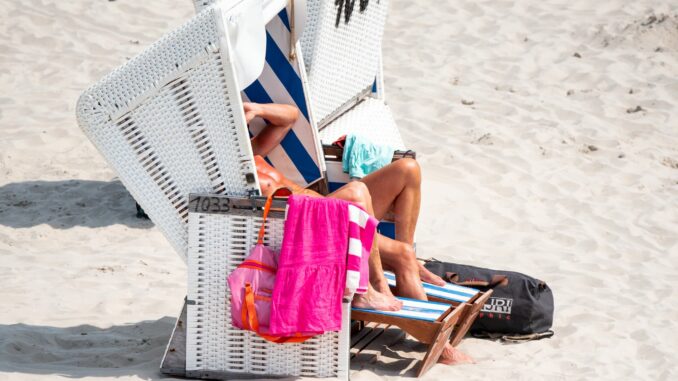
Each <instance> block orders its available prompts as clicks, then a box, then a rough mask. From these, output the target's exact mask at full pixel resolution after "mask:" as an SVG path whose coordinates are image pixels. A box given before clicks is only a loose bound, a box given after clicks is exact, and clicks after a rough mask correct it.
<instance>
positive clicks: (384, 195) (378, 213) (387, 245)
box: [328, 158, 473, 364]
mask: <svg viewBox="0 0 678 381" xmlns="http://www.w3.org/2000/svg"><path fill="white" fill-rule="evenodd" d="M328 197H335V198H340V199H344V200H347V201H351V202H353V203H356V204H358V205H360V206H361V207H363V208H364V209H365V210H367V212H368V213H370V214H371V215H373V216H375V217H376V218H377V219H379V220H381V219H382V218H383V217H384V216H385V215H386V214H387V213H389V212H390V211H392V212H393V213H394V215H395V239H391V238H388V237H385V236H382V235H377V236H376V238H375V242H374V244H373V247H372V252H371V253H370V283H371V286H372V287H371V288H370V290H368V292H367V293H366V294H364V295H357V296H356V297H355V298H354V300H353V304H354V305H355V306H357V307H370V308H376V309H381V310H398V309H400V307H401V306H402V304H401V303H400V302H399V301H398V299H396V298H395V297H394V296H393V293H391V290H390V288H389V285H388V282H387V281H386V278H385V277H384V273H383V270H384V269H387V270H391V271H393V272H394V273H395V275H396V284H397V287H396V289H395V293H396V295H398V296H403V297H408V298H413V299H419V300H427V299H428V298H427V296H426V292H425V291H424V288H423V285H422V281H424V282H429V283H433V284H436V285H439V286H444V285H445V281H443V280H442V279H441V278H440V277H438V276H437V275H434V274H433V273H431V272H430V271H428V270H427V269H426V268H425V267H424V266H423V265H422V264H421V263H420V262H419V261H418V260H417V257H416V253H415V251H414V231H415V229H416V225H417V220H418V218H419V209H420V205H421V169H420V167H419V164H418V163H417V162H416V161H415V160H413V159H407V158H406V159H400V160H397V161H395V162H393V163H391V164H389V165H388V166H386V167H384V168H382V169H380V170H378V171H376V172H373V173H371V174H370V175H368V176H366V177H365V178H363V179H361V180H360V181H354V182H350V183H348V184H346V185H345V186H343V187H342V188H340V189H339V190H337V191H336V192H334V193H331V194H330V195H328ZM439 361H440V362H442V363H445V364H457V363H465V362H472V361H473V360H472V359H471V358H470V357H469V356H467V355H465V354H464V353H462V352H460V351H458V350H457V349H456V348H454V347H452V346H451V345H450V344H449V343H448V344H446V347H445V349H444V351H443V354H442V355H441V357H440V360H439Z"/></svg>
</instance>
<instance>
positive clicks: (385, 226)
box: [377, 222, 395, 239]
mask: <svg viewBox="0 0 678 381" xmlns="http://www.w3.org/2000/svg"><path fill="white" fill-rule="evenodd" d="M377 231H378V232H379V234H381V235H383V236H385V237H388V238H391V239H395V224H394V223H393V222H380V223H379V225H377Z"/></svg>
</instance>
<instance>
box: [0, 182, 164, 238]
mask: <svg viewBox="0 0 678 381" xmlns="http://www.w3.org/2000/svg"><path fill="white" fill-rule="evenodd" d="M135 216H136V208H135V204H134V199H133V198H132V196H131V195H130V194H129V193H128V192H127V190H126V189H125V187H124V186H123V185H122V183H120V181H93V180H65V181H25V182H19V183H9V184H5V185H3V186H0V225H5V226H9V227H13V228H29V227H32V226H36V225H40V224H48V225H50V226H51V227H53V228H55V229H69V228H72V227H74V226H85V227H90V228H98V227H103V226H109V225H114V224H123V225H126V226H129V227H131V228H137V229H147V228H150V227H152V226H153V223H152V222H150V221H149V220H144V219H138V218H136V217H135Z"/></svg>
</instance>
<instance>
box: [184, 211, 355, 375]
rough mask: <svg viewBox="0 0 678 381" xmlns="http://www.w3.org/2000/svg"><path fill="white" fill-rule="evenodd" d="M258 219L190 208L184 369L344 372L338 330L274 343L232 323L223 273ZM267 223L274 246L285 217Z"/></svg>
mask: <svg viewBox="0 0 678 381" xmlns="http://www.w3.org/2000/svg"><path fill="white" fill-rule="evenodd" d="M260 224H261V218H259V217H250V216H239V215H232V214H205V213H193V212H191V213H190V216H189V250H188V300H189V301H190V302H189V304H188V319H187V320H188V326H187V344H186V369H187V370H203V371H212V372H214V371H217V372H231V373H247V374H260V375H288V376H304V377H334V376H337V375H338V374H340V373H341V372H342V370H343V373H346V370H347V369H345V368H347V367H348V359H347V358H346V362H345V364H344V366H343V367H340V366H339V348H340V345H339V343H340V334H339V333H337V332H329V333H326V334H324V335H320V336H316V337H314V338H312V339H310V340H307V341H306V342H304V343H296V344H273V343H270V342H267V341H265V340H264V339H262V338H260V337H259V336H257V335H255V334H253V333H251V332H249V331H243V330H240V329H237V328H235V327H233V326H232V325H231V314H230V304H229V300H230V294H229V291H228V283H227V282H226V277H227V276H228V274H230V272H231V271H233V270H234V269H235V268H236V267H237V266H238V264H240V263H241V262H242V261H243V260H244V259H245V257H246V256H247V255H248V254H249V250H250V249H251V248H252V246H254V244H255V243H256V240H257V233H258V230H259V226H260ZM266 225H267V226H266V238H265V240H264V243H265V244H266V245H267V246H269V247H271V248H273V249H274V250H276V251H277V250H279V249H280V244H281V242H282V234H283V220H282V218H278V219H275V218H271V217H269V219H268V222H267V223H266ZM344 336H346V337H348V334H347V333H344ZM344 351H345V352H346V354H347V353H348V347H347V346H345V349H344ZM346 354H345V355H346ZM340 368H341V369H340Z"/></svg>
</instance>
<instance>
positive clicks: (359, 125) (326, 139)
mask: <svg viewBox="0 0 678 381" xmlns="http://www.w3.org/2000/svg"><path fill="white" fill-rule="evenodd" d="M350 133H360V135H363V136H365V137H367V138H369V139H370V140H373V141H375V142H379V143H382V144H388V145H390V146H392V147H393V149H394V150H405V149H406V148H405V144H404V143H403V139H402V137H401V136H400V132H399V131H398V127H397V126H396V124H395V120H394V119H393V115H392V114H391V109H390V108H389V107H388V106H387V105H385V104H384V102H383V101H382V100H381V99H375V98H366V99H365V100H363V101H361V102H360V103H359V104H358V105H356V106H355V107H353V108H352V109H351V110H349V111H347V112H345V113H344V114H342V115H341V116H340V117H339V118H337V119H336V120H334V121H333V122H332V123H330V124H329V125H327V126H326V127H325V128H324V129H322V130H321V131H320V140H321V141H322V142H323V144H332V142H333V141H335V140H337V139H338V138H339V137H341V136H342V135H346V134H350Z"/></svg>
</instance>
